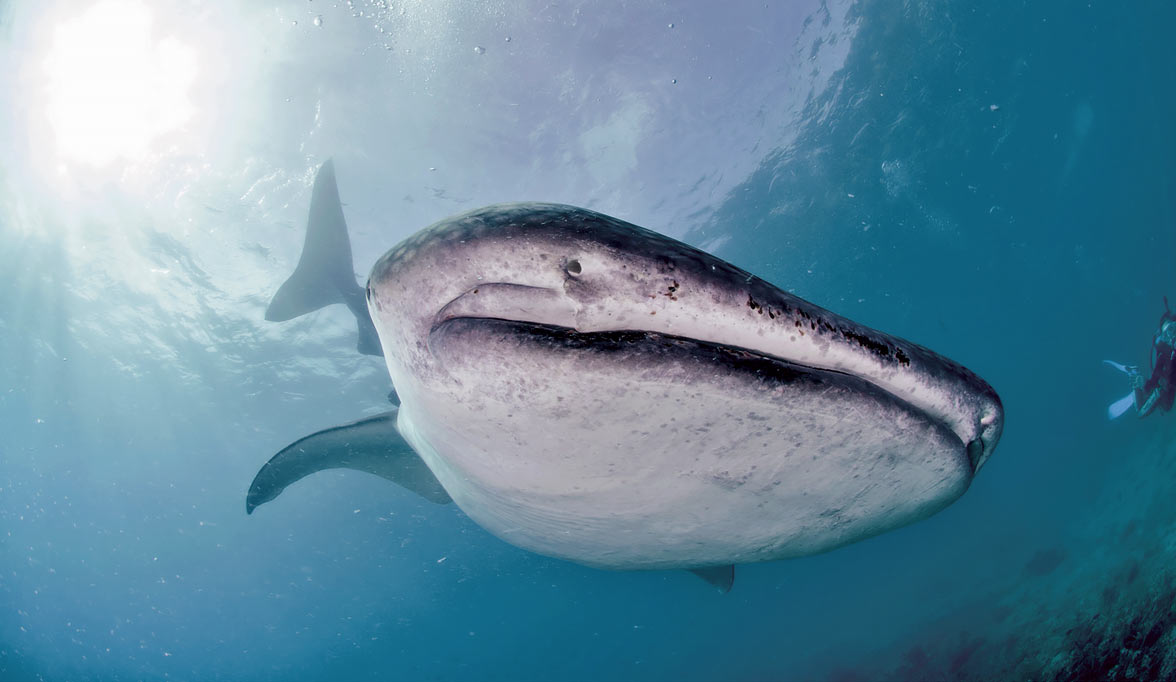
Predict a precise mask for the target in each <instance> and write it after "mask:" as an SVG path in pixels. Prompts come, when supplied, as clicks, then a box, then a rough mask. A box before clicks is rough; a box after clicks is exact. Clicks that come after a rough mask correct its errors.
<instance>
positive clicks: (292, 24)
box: [290, 19, 298, 26]
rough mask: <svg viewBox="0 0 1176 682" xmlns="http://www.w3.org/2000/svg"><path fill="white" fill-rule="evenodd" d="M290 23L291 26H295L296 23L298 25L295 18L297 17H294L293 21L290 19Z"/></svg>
mask: <svg viewBox="0 0 1176 682" xmlns="http://www.w3.org/2000/svg"><path fill="white" fill-rule="evenodd" d="M290 25H291V26H297V25H298V20H297V19H295V20H294V21H291V22H290Z"/></svg>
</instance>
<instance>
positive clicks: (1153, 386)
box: [1103, 296, 1176, 419]
mask: <svg viewBox="0 0 1176 682" xmlns="http://www.w3.org/2000/svg"><path fill="white" fill-rule="evenodd" d="M1103 362H1105V363H1107V364H1108V365H1110V366H1112V367H1114V368H1115V369H1117V370H1119V371H1121V372H1123V373H1125V374H1127V375H1128V376H1130V377H1131V383H1132V391H1131V393H1128V394H1127V395H1125V396H1123V397H1122V398H1120V399H1119V400H1116V401H1115V402H1114V403H1112V404H1111V406H1110V407H1108V408H1107V416H1108V417H1109V418H1110V419H1115V418H1116V417H1119V416H1120V415H1122V414H1123V413H1124V412H1126V411H1127V410H1128V409H1130V408H1131V406H1132V405H1134V406H1135V409H1136V411H1137V412H1138V413H1139V416H1140V417H1141V418H1142V417H1146V416H1148V415H1149V414H1151V413H1152V412H1154V411H1155V410H1156V408H1159V409H1160V411H1162V412H1167V411H1168V410H1170V409H1172V402H1173V400H1174V399H1176V314H1173V313H1172V310H1171V309H1170V308H1169V307H1168V297H1167V296H1165V297H1164V314H1163V315H1161V316H1160V326H1159V329H1157V330H1156V333H1155V335H1154V336H1153V337H1152V350H1151V375H1150V376H1149V377H1148V378H1147V379H1144V378H1143V375H1142V374H1140V373H1139V369H1138V368H1136V367H1133V366H1129V365H1121V364H1119V363H1117V362H1111V361H1110V360H1104V361H1103Z"/></svg>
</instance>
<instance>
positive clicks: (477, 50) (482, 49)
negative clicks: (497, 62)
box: [474, 45, 486, 54]
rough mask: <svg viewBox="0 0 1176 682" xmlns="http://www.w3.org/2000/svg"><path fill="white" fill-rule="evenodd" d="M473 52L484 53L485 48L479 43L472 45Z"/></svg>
mask: <svg viewBox="0 0 1176 682" xmlns="http://www.w3.org/2000/svg"><path fill="white" fill-rule="evenodd" d="M474 54H486V48H484V47H482V46H481V45H477V46H475V47H474Z"/></svg>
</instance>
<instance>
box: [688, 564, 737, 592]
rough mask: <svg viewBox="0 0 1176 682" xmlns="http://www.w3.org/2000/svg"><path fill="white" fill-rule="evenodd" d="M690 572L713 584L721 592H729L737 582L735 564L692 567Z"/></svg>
mask: <svg viewBox="0 0 1176 682" xmlns="http://www.w3.org/2000/svg"><path fill="white" fill-rule="evenodd" d="M690 572H691V573H693V574H694V575H696V576H698V577H699V578H702V579H703V580H705V581H707V582H708V583H710V584H711V585H713V586H714V587H715V588H716V589H718V591H719V592H722V593H723V594H727V593H728V592H730V591H731V586H732V585H734V584H735V565H734V564H727V565H726V566H707V567H706V568H692V569H690Z"/></svg>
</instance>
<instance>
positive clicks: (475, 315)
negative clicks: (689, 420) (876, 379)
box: [429, 282, 1001, 471]
mask: <svg viewBox="0 0 1176 682" xmlns="http://www.w3.org/2000/svg"><path fill="white" fill-rule="evenodd" d="M584 308H585V306H583V305H582V304H581V303H580V302H578V301H576V300H575V299H574V298H572V297H571V296H570V295H569V292H568V291H567V290H565V289H557V288H554V287H540V286H530V285H524V284H514V283H510V282H487V283H482V284H478V285H477V286H474V287H471V288H470V289H468V290H467V291H465V292H464V293H462V294H460V295H459V296H457V297H456V298H454V299H453V300H451V301H450V302H449V303H447V304H446V305H445V306H443V307H442V308H441V310H440V311H438V313H437V315H436V316H435V317H434V320H433V324H432V326H431V328H430V330H429V333H430V338H431V335H432V333H433V332H434V331H436V330H437V329H438V328H439V327H441V326H443V325H444V324H445V323H447V322H449V321H451V320H457V319H493V320H503V321H507V322H515V323H531V324H534V325H536V326H543V327H556V328H562V329H567V330H569V331H574V332H577V333H581V334H588V335H591V334H593V333H600V334H606V333H611V332H618V331H626V332H646V333H653V334H660V335H663V336H666V337H669V338H680V339H682V340H685V341H691V342H701V343H708V344H715V345H719V346H722V347H725V348H727V349H728V350H729V351H732V352H742V353H748V354H751V355H754V356H756V357H759V358H762V359H763V360H766V361H771V362H778V363H784V364H787V365H791V366H794V367H799V368H803V369H804V370H808V371H831V372H835V373H846V374H851V375H854V376H858V378H861V379H864V380H866V381H870V377H869V376H862V375H857V374H855V373H853V372H845V371H843V370H837V369H829V368H825V367H820V366H814V365H810V364H807V363H806V362H805V359H804V358H800V357H795V356H790V355H788V354H787V352H780V349H779V348H775V349H769V348H765V347H756V346H754V345H751V344H746V343H740V341H746V340H747V339H748V338H749V337H748V336H747V335H740V334H738V333H735V334H730V335H729V336H728V335H727V334H725V333H724V332H727V331H730V330H729V329H726V328H724V327H722V326H721V325H714V326H712V327H711V330H712V333H710V334H706V335H692V334H689V333H684V334H677V335H675V334H670V333H668V330H667V328H666V326H665V325H661V326H659V325H654V324H645V325H633V326H626V327H624V328H617V327H616V326H615V325H614V326H607V325H593V320H591V319H585V318H586V316H585V315H583V310H584ZM638 313H639V314H636V315H633V317H634V318H635V319H636V321H638V322H643V321H646V320H649V319H651V318H654V317H656V316H655V315H649V314H648V311H646V310H644V309H642V310H640V311H638ZM847 333H849V334H854V333H857V332H856V331H853V330H850V331H849V332H847ZM783 350H784V351H787V350H788V347H787V346H784V347H783ZM951 367H953V368H954V367H955V366H954V363H952V365H951ZM969 374H970V373H969ZM871 383H873V382H871ZM981 383H982V382H981ZM982 385H983V387H984V388H986V387H987V385H986V384H982ZM879 388H882V389H883V390H886V391H887V392H889V393H890V394H891V395H892V396H893V397H894V398H895V399H896V400H900V401H902V402H908V401H907V400H905V399H904V398H903V396H902V395H900V394H898V393H896V392H895V391H892V390H889V389H888V388H886V387H885V386H879ZM990 390H991V389H989V391H990ZM974 400H975V401H976V402H977V404H978V408H977V412H976V415H975V417H974V419H972V420H969V422H968V424H970V425H972V426H973V430H967V429H962V428H960V426H959V423H956V424H952V423H950V421H951V420H949V419H945V418H944V417H943V415H941V414H934V413H929V418H931V419H934V420H937V421H940V422H944V423H945V425H946V426H948V428H949V429H951V430H952V431H953V432H955V433H956V436H957V437H959V438H960V442H961V445H962V446H963V447H964V450H965V452H966V453H967V455H968V458H969V460H970V461H971V463H972V468H973V470H974V471H976V470H979V468H980V467H981V466H982V465H983V464H984V462H985V460H986V459H987V458H988V456H989V455H990V454H991V452H992V450H993V448H994V447H995V444H996V441H997V440H998V439H999V437H1000V429H1001V407H1000V403H999V399H997V398H996V397H995V394H994V393H992V394H991V397H989V395H985V394H984V392H983V391H980V392H978V394H977V396H975V398H974Z"/></svg>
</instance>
